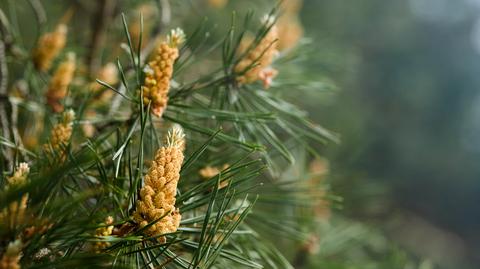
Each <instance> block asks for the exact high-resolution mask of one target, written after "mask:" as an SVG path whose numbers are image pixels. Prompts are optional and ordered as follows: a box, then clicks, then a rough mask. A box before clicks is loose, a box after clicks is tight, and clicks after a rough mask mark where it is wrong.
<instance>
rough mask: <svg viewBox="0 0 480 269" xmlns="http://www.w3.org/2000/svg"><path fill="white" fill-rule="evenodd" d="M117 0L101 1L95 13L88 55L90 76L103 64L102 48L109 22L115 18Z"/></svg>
mask: <svg viewBox="0 0 480 269" xmlns="http://www.w3.org/2000/svg"><path fill="white" fill-rule="evenodd" d="M115 4H116V0H100V1H98V3H97V10H96V12H95V13H94V18H95V19H94V20H93V22H92V29H93V31H92V36H91V40H90V49H89V51H88V54H87V64H88V68H89V72H90V74H94V73H95V72H96V71H97V70H98V68H99V66H100V62H101V57H99V55H98V54H99V51H100V48H102V46H103V44H104V42H105V32H106V29H107V27H108V24H109V22H110V21H111V19H112V17H113V13H114V10H115Z"/></svg>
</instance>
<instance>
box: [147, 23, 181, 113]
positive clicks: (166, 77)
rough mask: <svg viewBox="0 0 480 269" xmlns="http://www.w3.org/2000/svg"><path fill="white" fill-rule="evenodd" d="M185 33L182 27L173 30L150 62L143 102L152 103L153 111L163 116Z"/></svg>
mask: <svg viewBox="0 0 480 269" xmlns="http://www.w3.org/2000/svg"><path fill="white" fill-rule="evenodd" d="M184 39H185V35H184V33H183V31H182V30H181V29H176V30H172V32H171V34H170V35H169V36H168V38H167V42H162V43H161V44H160V46H159V47H158V48H157V51H156V53H155V56H154V58H153V60H151V61H150V62H149V63H148V68H146V76H145V82H144V86H143V87H142V91H143V103H144V104H145V106H146V105H148V104H149V103H150V106H151V109H152V113H153V114H154V115H156V116H158V117H161V116H162V114H163V111H164V110H165V108H166V107H167V102H168V91H169V90H170V80H171V79H172V74H173V64H174V62H175V60H176V59H177V58H178V46H179V45H180V44H181V43H183V41H184Z"/></svg>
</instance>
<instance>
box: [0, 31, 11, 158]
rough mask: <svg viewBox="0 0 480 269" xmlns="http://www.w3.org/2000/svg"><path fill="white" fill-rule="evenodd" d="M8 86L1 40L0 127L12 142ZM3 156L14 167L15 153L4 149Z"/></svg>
mask: <svg viewBox="0 0 480 269" xmlns="http://www.w3.org/2000/svg"><path fill="white" fill-rule="evenodd" d="M7 84H8V68H7V62H6V57H5V43H4V42H3V40H0V125H1V130H2V136H3V137H4V138H5V139H6V140H10V128H9V122H8V118H9V117H8V114H7V102H8V95H7ZM3 155H4V157H5V159H6V161H7V163H8V166H9V167H11V166H12V165H13V152H12V150H11V149H9V148H4V150H3Z"/></svg>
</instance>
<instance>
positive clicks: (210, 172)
mask: <svg viewBox="0 0 480 269" xmlns="http://www.w3.org/2000/svg"><path fill="white" fill-rule="evenodd" d="M228 167H230V165H229V164H227V163H226V164H224V165H223V166H222V168H221V169H220V168H218V167H215V166H210V165H207V166H205V167H204V168H202V169H200V170H199V171H198V174H199V175H200V176H201V177H202V178H203V179H210V178H213V177H214V176H216V175H218V174H220V172H222V171H223V170H225V169H227V168H228ZM226 186H228V181H225V180H223V181H221V182H220V185H219V186H218V188H219V189H222V188H225V187H226Z"/></svg>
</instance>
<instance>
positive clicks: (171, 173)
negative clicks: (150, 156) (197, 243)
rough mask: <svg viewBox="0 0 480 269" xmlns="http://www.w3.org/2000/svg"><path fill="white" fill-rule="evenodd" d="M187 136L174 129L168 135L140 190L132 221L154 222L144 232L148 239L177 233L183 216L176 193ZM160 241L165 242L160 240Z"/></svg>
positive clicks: (178, 129) (163, 239) (140, 222)
mask: <svg viewBox="0 0 480 269" xmlns="http://www.w3.org/2000/svg"><path fill="white" fill-rule="evenodd" d="M184 143H185V142H184V135H183V131H182V129H181V128H180V127H178V126H175V127H174V128H173V129H172V130H171V131H170V132H169V134H168V136H167V142H166V145H165V146H163V147H162V148H160V149H159V150H158V151H157V153H156V156H155V160H153V161H152V165H151V167H150V169H149V170H148V173H147V175H146V176H145V185H144V186H143V188H142V189H141V190H140V198H139V200H138V201H137V204H136V209H135V212H134V213H133V220H134V221H135V222H136V223H138V224H139V226H140V227H145V226H146V225H148V224H150V223H152V222H155V223H154V224H152V225H151V226H150V227H148V228H147V229H146V230H145V234H147V235H148V236H159V235H162V234H166V233H172V232H175V231H177V228H178V226H179V225H180V220H181V215H180V212H179V210H178V208H175V194H176V192H177V184H178V180H179V179H180V169H181V167H182V163H183V158H184V156H183V150H182V147H183V145H184ZM159 241H165V238H164V237H160V238H159Z"/></svg>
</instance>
